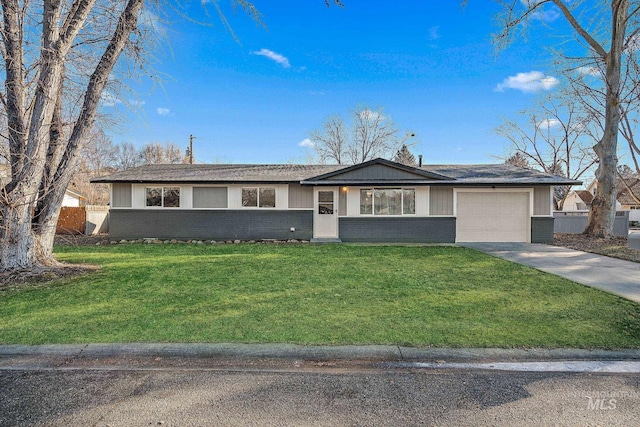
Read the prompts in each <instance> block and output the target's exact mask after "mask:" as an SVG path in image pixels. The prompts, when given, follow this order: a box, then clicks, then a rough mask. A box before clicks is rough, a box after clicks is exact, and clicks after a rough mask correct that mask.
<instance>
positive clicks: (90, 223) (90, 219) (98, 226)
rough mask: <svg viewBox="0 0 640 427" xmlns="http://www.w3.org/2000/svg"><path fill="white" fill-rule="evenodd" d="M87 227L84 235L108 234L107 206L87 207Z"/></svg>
mask: <svg viewBox="0 0 640 427" xmlns="http://www.w3.org/2000/svg"><path fill="white" fill-rule="evenodd" d="M85 208H86V211H87V225H86V227H85V232H84V234H86V235H91V234H102V233H108V232H109V206H97V205H87V206H85Z"/></svg>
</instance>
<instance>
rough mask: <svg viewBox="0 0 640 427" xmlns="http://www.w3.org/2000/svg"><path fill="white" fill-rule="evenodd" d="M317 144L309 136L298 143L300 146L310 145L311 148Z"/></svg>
mask: <svg viewBox="0 0 640 427" xmlns="http://www.w3.org/2000/svg"><path fill="white" fill-rule="evenodd" d="M315 146H316V145H315V144H314V143H313V141H311V140H310V139H309V138H306V139H303V140H302V141H300V142H299V143H298V147H309V148H313V147H315Z"/></svg>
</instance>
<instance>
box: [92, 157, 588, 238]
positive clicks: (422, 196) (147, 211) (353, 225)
mask: <svg viewBox="0 0 640 427" xmlns="http://www.w3.org/2000/svg"><path fill="white" fill-rule="evenodd" d="M92 182H94V183H108V184H110V186H111V213H110V234H111V238H112V239H115V240H119V239H140V238H159V239H202V240H205V239H206V240H230V239H239V240H258V239H304V240H312V241H343V242H420V243H454V242H480V241H486V242H550V241H551V240H552V239H553V221H554V219H553V212H552V203H553V192H552V191H553V186H555V185H579V184H580V182H579V181H574V180H569V179H566V178H562V177H558V176H554V175H548V174H544V173H541V172H537V171H534V170H530V169H523V168H518V167H515V166H510V165H504V164H500V165H449V166H433V165H425V166H424V167H411V166H406V165H402V164H399V163H395V162H392V161H388V160H383V159H375V160H372V161H368V162H365V163H361V164H357V165H354V166H343V165H342V166H341V165H202V164H198V165H150V166H141V167H138V168H133V169H128V170H125V171H121V172H116V173H114V174H112V175H109V176H105V177H100V178H95V179H93V180H92Z"/></svg>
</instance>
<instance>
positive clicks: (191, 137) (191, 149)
mask: <svg viewBox="0 0 640 427" xmlns="http://www.w3.org/2000/svg"><path fill="white" fill-rule="evenodd" d="M194 139H196V137H195V136H193V135H189V164H190V165H192V164H193V140H194Z"/></svg>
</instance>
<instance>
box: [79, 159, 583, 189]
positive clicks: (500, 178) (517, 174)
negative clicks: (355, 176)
mask: <svg viewBox="0 0 640 427" xmlns="http://www.w3.org/2000/svg"><path fill="white" fill-rule="evenodd" d="M347 167H348V166H345V165H234V164H224V165H202V164H197V165H183V164H180V165H148V166H140V167H137V168H132V169H127V170H124V171H120V172H116V173H114V174H111V175H108V176H103V177H98V178H94V179H92V180H91V182H94V183H99V182H101V183H105V182H110V183H145V182H148V183H172V182H175V183H226V184H228V183H261V182H265V183H291V182H300V181H303V180H308V179H311V178H314V177H317V176H319V175H324V174H327V173H330V172H335V171H338V170H340V169H344V168H347ZM422 169H423V170H425V171H427V172H430V173H433V174H438V175H442V178H443V179H437V180H433V181H429V183H430V184H439V185H447V184H450V185H454V184H455V185H461V184H464V185H494V184H495V185H518V184H542V185H545V184H546V185H567V184H580V182H579V181H573V180H569V179H566V178H562V177H558V176H554V175H548V174H544V173H542V172H538V171H534V170H531V169H524V168H519V167H516V166H511V165H504V164H495V165H424V166H423V167H422Z"/></svg>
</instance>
